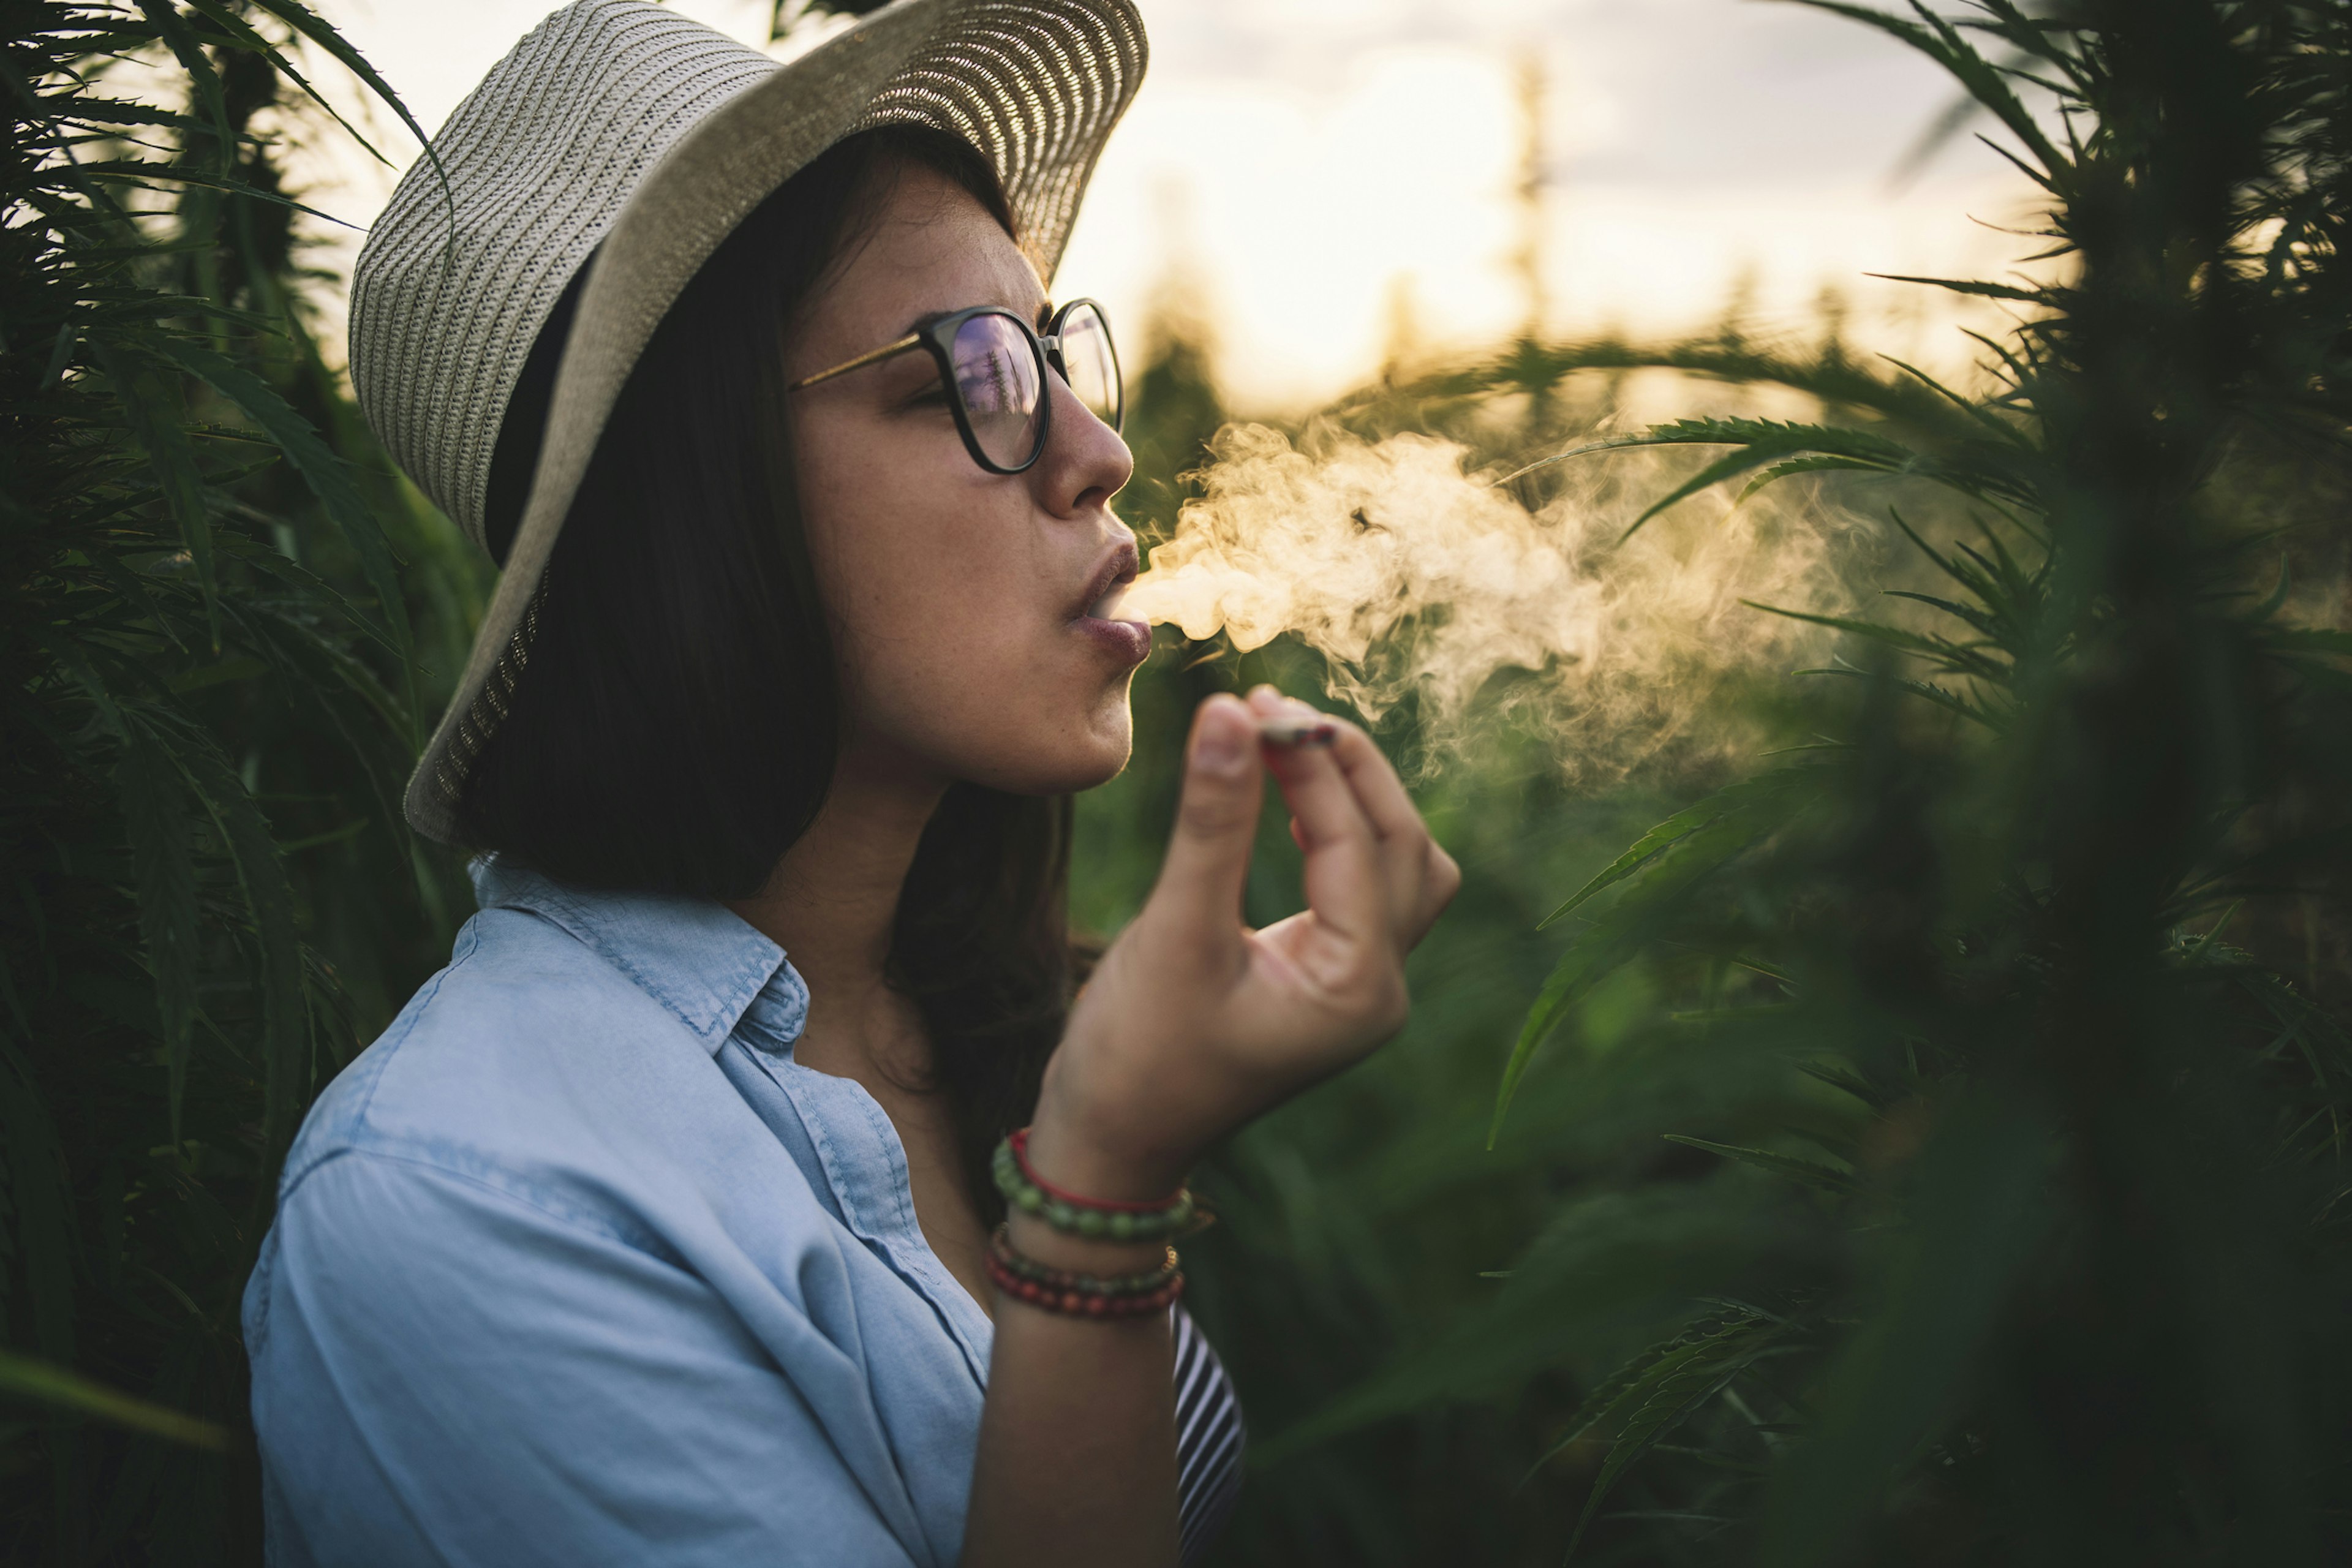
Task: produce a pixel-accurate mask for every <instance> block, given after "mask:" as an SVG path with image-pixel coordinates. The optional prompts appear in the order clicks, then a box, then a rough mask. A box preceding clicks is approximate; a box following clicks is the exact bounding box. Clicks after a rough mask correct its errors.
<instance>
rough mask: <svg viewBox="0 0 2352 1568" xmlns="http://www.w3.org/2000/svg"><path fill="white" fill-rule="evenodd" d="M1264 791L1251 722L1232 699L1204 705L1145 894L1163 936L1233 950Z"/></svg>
mask: <svg viewBox="0 0 2352 1568" xmlns="http://www.w3.org/2000/svg"><path fill="white" fill-rule="evenodd" d="M1264 795H1265V770H1264V768H1263V767H1262V766H1261V765H1260V763H1259V760H1258V746H1257V721H1255V719H1254V718H1253V717H1252V716H1251V714H1250V711H1249V710H1248V709H1247V708H1245V707H1244V706H1243V705H1242V703H1241V701H1240V700H1239V699H1237V698H1234V697H1228V696H1223V695H1219V696H1215V697H1212V698H1210V699H1209V700H1207V701H1205V702H1203V703H1202V704H1201V707H1200V710H1199V711H1198V712H1196V713H1194V714H1193V716H1192V738H1191V740H1190V741H1189V742H1187V743H1186V745H1185V749H1184V789H1183V795H1182V798H1181V801H1180V802H1179V803H1178V805H1177V808H1176V830H1175V832H1174V833H1173V834H1172V835H1171V836H1170V837H1169V840H1168V858H1167V860H1166V861H1165V862H1163V863H1162V865H1161V866H1160V881H1159V884H1158V886H1156V887H1155V888H1153V889H1152V891H1151V903H1150V910H1151V911H1152V914H1153V917H1154V919H1155V921H1166V922H1167V926H1166V927H1165V931H1166V933H1167V934H1168V935H1169V936H1171V937H1176V938H1180V939H1181V938H1190V939H1192V940H1194V941H1197V942H1201V943H1202V944H1203V945H1205V946H1208V947H1211V948H1214V947H1219V946H1223V945H1226V944H1232V945H1234V947H1235V948H1236V949H1238V945H1239V943H1240V941H1241V907H1242V888H1243V886H1244V883H1245V882H1247V880H1248V879H1249V863H1250V846H1251V844H1252V842H1253V840H1254V839H1255V837H1256V835H1257V813H1258V803H1259V801H1260V799H1261V798H1263V796H1264Z"/></svg>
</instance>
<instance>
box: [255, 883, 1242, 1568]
mask: <svg viewBox="0 0 2352 1568" xmlns="http://www.w3.org/2000/svg"><path fill="white" fill-rule="evenodd" d="M476 884H477V890H478V897H479V900H480V903H481V912H480V913H479V914H478V915H476V916H475V917H474V918H473V919H472V920H471V921H467V924H466V927H465V930H464V931H462V932H461V933H460V935H459V936H458V939H457V948H456V951H455V953H454V955H453V956H452V958H451V961H450V963H449V966H448V967H447V968H446V969H445V970H443V971H442V972H441V973H439V974H437V975H436V976H435V977H434V978H433V979H432V981H431V982H430V983H428V984H426V985H425V988H424V989H423V990H422V991H420V992H419V993H418V994H417V995H416V997H415V1000H413V1001H412V1002H410V1003H409V1005H408V1006H407V1007H406V1009H405V1010H404V1011H403V1012H402V1014H401V1015H400V1016H399V1018H398V1019H397V1020H395V1021H394V1024H393V1026H392V1027H391V1028H390V1029H389V1030H387V1031H386V1032H385V1034H384V1036H383V1038H382V1039H379V1040H378V1041H376V1042H375V1044H374V1045H373V1046H371V1047H369V1048H368V1049H367V1050H366V1051H365V1052H364V1053H362V1056H361V1057H360V1058H359V1059H358V1060H357V1061H355V1062H354V1063H352V1066H351V1067H350V1068H348V1069H346V1070H345V1071H344V1072H343V1074H342V1075H341V1077H340V1078H338V1079H336V1080H335V1082H334V1083H333V1084H332V1085H331V1087H330V1088H329V1089H328V1090H327V1092H326V1093H325V1094H324V1095H323V1096H321V1097H320V1100H319V1102H318V1104H317V1105H316V1106H315V1107H314V1108H313V1109H312V1110H311V1111H310V1117H309V1119H308V1120H307V1121H305V1122H304V1123H303V1127H302V1131H301V1134H300V1136H299V1138H298V1139H297V1140H296V1141H295V1144H294V1148H293V1152H292V1154H291V1155H290V1156H289V1160H288V1162H287V1166H286V1173H285V1177H284V1180H283V1183H282V1184H281V1187H280V1195H279V1207H278V1220H277V1223H276V1224H275V1226H272V1227H271V1229H270V1232H269V1235H268V1238H267V1240H266V1241H265V1242H264V1243H263V1246H262V1249H261V1257H260V1262H259V1264H258V1265H257V1268H255V1270H254V1274H253V1278H252V1280H251V1282H250V1283H249V1284H248V1285H247V1288H246V1293H245V1338H246V1346H247V1351H248V1352H249V1353H250V1354H251V1357H252V1362H253V1416H254V1425H255V1428H256V1430H257V1433H258V1435H259V1438H260V1446H261V1458H262V1467H263V1476H264V1500H265V1507H266V1509H267V1513H268V1554H269V1559H270V1561H271V1562H272V1563H274V1564H277V1565H278V1568H305V1565H308V1564H312V1563H334V1564H343V1563H369V1564H412V1563H413V1564H425V1563H433V1564H462V1565H467V1568H472V1565H482V1568H489V1565H493V1564H496V1565H499V1568H507V1565H515V1564H528V1563H550V1564H555V1563H561V1564H564V1565H566V1568H601V1565H604V1564H614V1565H618V1564H624V1563H625V1564H629V1565H631V1568H637V1565H641V1564H646V1563H661V1564H664V1565H665V1568H673V1565H685V1564H699V1563H713V1564H717V1563H724V1564H727V1565H728V1568H745V1565H747V1564H753V1563H762V1564H764V1563H828V1564H830V1563H844V1564H866V1563H877V1564H895V1563H919V1564H925V1565H927V1568H929V1565H934V1564H936V1565H940V1568H945V1565H947V1564H950V1563H954V1562H955V1560H956V1557H957V1554H958V1552H959V1550H960V1547H961V1540H962V1535H963V1521H964V1502H965V1495H966V1492H967V1490H968V1489H969V1487H970V1484H971V1467H972V1456H973V1451H974V1447H975V1444H976V1441H977V1438H978V1435H979V1428H980V1413H981V1403H982V1393H983V1388H984V1384H985V1381H986V1376H987V1371H988V1353H989V1339H990V1334H989V1321H988V1319H987V1317H986V1316H985V1315H983V1314H982V1311H981V1310H980V1309H979V1307H978V1306H977V1305H976V1304H975V1303H974V1302H973V1301H972V1300H971V1297H970V1296H969V1295H968V1294H966V1293H965V1291H964V1289H963V1288H962V1287H961V1285H959V1284H958V1283H957V1282H956V1281H955V1279H953V1278H952V1277H951V1276H950V1274H949V1273H948V1272H947V1270H946V1269H945V1268H942V1267H941V1266H940V1262H939V1260H938V1259H937V1258H935V1257H933V1256H932V1253H931V1250H930V1248H929V1247H928V1246H927V1245H926V1244H925V1243H924V1241H923V1237H922V1235H921V1233H920V1232H919V1230H918V1229H917V1228H916V1225H915V1212H914V1205H913V1201H912V1199H911V1197H910V1196H909V1192H910V1189H909V1186H908V1178H907V1167H906V1156H905V1154H904V1152H903V1151H902V1150H901V1149H900V1147H899V1144H898V1136H897V1134H896V1133H895V1132H894V1131H893V1130H892V1128H891V1125H890V1122H889V1121H888V1119H887V1117H886V1116H885V1115H884V1114H883V1111H882V1109H881V1107H880V1106H878V1105H877V1104H876V1103H875V1101H874V1100H873V1098H872V1097H871V1096H869V1095H868V1094H867V1093H866V1091H865V1090H864V1089H860V1088H859V1087H858V1086H857V1085H856V1084H855V1083H853V1082H851V1081H849V1080H848V1079H842V1078H835V1077H832V1076H830V1075H827V1074H824V1073H820V1072H816V1071H814V1070H813V1069H811V1068H804V1067H801V1066H799V1065H798V1064H796V1063H795V1062H794V1061H793V1041H794V1039H795V1038H797V1037H798V1036H799V1034H800V1031H801V1026H802V1023H803V1020H804V1019H805V1018H806V1016H807V1014H808V989H807V987H806V986H805V985H804V984H803V983H802V980H801V977H800V976H799V974H797V973H794V972H793V967H792V965H791V964H789V963H786V962H785V961H784V954H783V952H782V949H780V948H778V947H777V946H776V945H775V944H774V943H773V942H770V941H769V940H768V939H767V938H765V937H763V936H761V934H760V933H759V932H758V931H753V930H752V929H751V927H750V926H749V925H747V924H745V923H744V922H743V921H740V920H739V919H737V918H736V917H735V916H734V915H733V914H732V913H730V911H728V910H726V909H724V908H722V907H721V906H719V905H717V904H714V903H710V902H708V901H704V900H687V899H667V898H656V897H647V896H641V895H614V894H601V893H600V894H589V893H583V892H581V891H579V890H577V889H569V888H565V887H562V886H559V885H558V884H555V883H553V882H551V881H548V880H547V879H543V878H540V877H536V876H532V875H530V874H527V873H523V872H520V871H518V870H515V869H512V868H502V867H500V866H499V865H498V864H497V863H495V862H490V863H487V864H485V865H483V866H480V867H478V868H477V871H476ZM1220 1375H1222V1374H1220Z"/></svg>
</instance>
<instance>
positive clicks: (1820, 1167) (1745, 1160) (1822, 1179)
mask: <svg viewBox="0 0 2352 1568" xmlns="http://www.w3.org/2000/svg"><path fill="white" fill-rule="evenodd" d="M1663 1136H1664V1139H1665V1141H1666V1142H1669V1143H1681V1144H1684V1145H1685V1146H1687V1147H1689V1148H1693V1149H1704V1150H1706V1152H1708V1153H1710V1154H1720V1155H1722V1156H1723V1157H1724V1158H1725V1159H1727V1160H1737V1161H1738V1162H1739V1163H1741V1164H1743V1165H1753V1166H1755V1167H1756V1168H1757V1169H1758V1170H1759V1171H1769V1172H1770V1173H1772V1174H1774V1175H1776V1176H1785V1177H1787V1178H1788V1179H1789V1180H1790V1181H1792V1182H1795V1183H1797V1184H1799V1185H1801V1186H1807V1187H1811V1188H1813V1189H1815V1190H1816V1191H1819V1192H1824V1193H1835V1194H1839V1195H1841V1196H1845V1195H1850V1194H1854V1193H1858V1192H1860V1191H1861V1190H1862V1184H1861V1183H1860V1182H1858V1181H1856V1180H1855V1179H1854V1178H1853V1176H1852V1175H1851V1174H1849V1173H1846V1172H1844V1171H1841V1170H1838V1169H1836V1168H1835V1167H1833V1166H1830V1165H1824V1164H1822V1163H1821V1162H1820V1161H1818V1160H1803V1159H1799V1158H1798V1157H1796V1156H1795V1155H1793V1154H1776V1153H1774V1152H1772V1151H1771V1150H1769V1149H1748V1148H1743V1147H1741V1146H1740V1145H1738V1144H1736V1143H1710V1142H1707V1141H1706V1139H1704V1138H1687V1137H1685V1136H1684V1135H1683V1134H1682V1133H1679V1132H1668V1133H1664V1134H1663Z"/></svg>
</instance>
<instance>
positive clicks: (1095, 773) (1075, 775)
mask: <svg viewBox="0 0 2352 1568" xmlns="http://www.w3.org/2000/svg"><path fill="white" fill-rule="evenodd" d="M1134 740H1135V727H1134V723H1133V721H1132V720H1131V719H1130V717H1129V713H1128V710H1127V693H1126V692H1125V691H1121V692H1120V693H1119V694H1118V701H1117V703H1116V704H1115V705H1110V706H1108V708H1107V709H1106V710H1104V711H1100V712H1097V714H1096V715H1095V716H1094V718H1093V721H1092V722H1090V723H1088V724H1087V725H1086V726H1085V727H1084V728H1082V729H1080V730H1078V731H1076V733H1072V732H1070V731H1063V732H1061V733H1059V734H1057V735H1055V736H1053V737H1051V738H1050V739H1048V738H1045V737H1040V738H1039V739H1038V740H1037V741H1036V742H1034V743H1032V744H1028V745H1024V746H1023V747H1022V748H1021V749H1020V752H1019V753H1018V754H1017V755H1005V754H1003V750H1002V746H1001V744H1000V745H999V746H998V747H996V748H992V749H994V750H997V751H998V753H999V754H998V755H997V756H996V757H994V758H992V759H989V760H988V762H987V763H982V765H980V766H977V767H968V768H965V769H963V770H961V772H962V773H963V776H964V777H966V778H968V779H970V780H971V782H973V783H974V784H985V785H987V786H988V787H989V788H991V789H997V790H1003V792H1004V793H1005V794H1007V795H1077V794H1079V793H1081V792H1083V791H1086V790H1090V789H1093V788H1094V787H1095V786H1096V785H1097V784H1108V783H1109V782H1110V781H1111V780H1113V779H1115V778H1117V777H1118V774H1119V772H1120V770H1121V769H1123V768H1125V767H1126V766H1127V758H1128V753H1129V750H1130V749H1131V748H1132V747H1133V745H1134Z"/></svg>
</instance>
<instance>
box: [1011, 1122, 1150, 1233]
mask: <svg viewBox="0 0 2352 1568" xmlns="http://www.w3.org/2000/svg"><path fill="white" fill-rule="evenodd" d="M1005 1142H1008V1143H1010V1144H1012V1145H1013V1163H1015V1164H1017V1165H1019V1166H1020V1167H1021V1173H1022V1174H1023V1175H1024V1176H1026V1177H1028V1178H1029V1184H1030V1185H1031V1186H1033V1187H1035V1188H1036V1189H1037V1190H1038V1191H1039V1192H1041V1193H1044V1194H1045V1195H1046V1196H1047V1197H1049V1198H1059V1199H1061V1200H1062V1201H1063V1202H1064V1203H1066V1204H1067V1205H1070V1206H1071V1207H1072V1208H1074V1209H1099V1210H1101V1211H1103V1212H1104V1213H1106V1214H1160V1213H1162V1212H1164V1211H1165V1210H1168V1209H1171V1208H1173V1207H1175V1206H1176V1205H1177V1204H1178V1202H1179V1201H1181V1199H1182V1198H1183V1196H1184V1192H1183V1189H1182V1188H1181V1187H1180V1188H1178V1189H1177V1190H1176V1193H1175V1194H1174V1195H1173V1196H1171V1197H1165V1198H1157V1199H1154V1200H1153V1201H1151V1202H1150V1203H1143V1204H1129V1203H1119V1202H1117V1201H1116V1200H1114V1199H1110V1198H1082V1197H1080V1196H1079V1195H1078V1194H1076V1193H1073V1192H1068V1191H1066V1190H1064V1189H1063V1188H1060V1187H1057V1186H1055V1184H1053V1183H1051V1182H1049V1181H1047V1180H1046V1179H1045V1177H1043V1176H1041V1175H1039V1174H1038V1173H1036V1172H1035V1171H1034V1169H1032V1168H1031V1167H1030V1164H1029V1129H1027V1128H1026V1127H1021V1128H1016V1129H1014V1130H1013V1133H1012V1134H1011V1135H1010V1136H1009V1137H1007V1138H1006V1139H1005Z"/></svg>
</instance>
